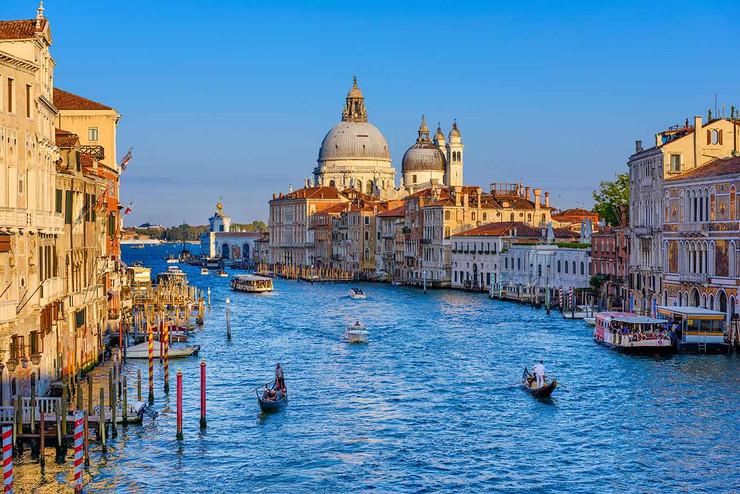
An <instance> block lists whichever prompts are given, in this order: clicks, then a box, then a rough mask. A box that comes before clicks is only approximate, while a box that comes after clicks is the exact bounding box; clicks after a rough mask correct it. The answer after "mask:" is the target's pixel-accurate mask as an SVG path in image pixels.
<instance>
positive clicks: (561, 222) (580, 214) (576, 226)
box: [551, 208, 599, 232]
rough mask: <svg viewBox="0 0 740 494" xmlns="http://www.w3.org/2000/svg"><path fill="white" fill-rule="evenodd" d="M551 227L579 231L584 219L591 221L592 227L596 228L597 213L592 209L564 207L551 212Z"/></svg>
mask: <svg viewBox="0 0 740 494" xmlns="http://www.w3.org/2000/svg"><path fill="white" fill-rule="evenodd" d="M551 217H552V226H553V228H567V229H569V230H572V231H574V232H579V231H580V229H581V224H583V221H584V220H588V221H590V222H591V225H593V227H594V228H597V226H598V222H599V215H598V214H596V213H594V212H593V211H589V210H588V209H582V208H573V209H566V210H565V211H560V212H558V213H553V214H552V216H551Z"/></svg>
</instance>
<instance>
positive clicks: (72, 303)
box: [69, 286, 105, 310]
mask: <svg viewBox="0 0 740 494" xmlns="http://www.w3.org/2000/svg"><path fill="white" fill-rule="evenodd" d="M104 296H105V294H104V293H103V287H102V286H91V287H88V288H85V289H83V290H80V291H79V292H75V293H73V294H71V295H70V296H69V308H70V309H71V310H75V309H81V308H82V307H83V306H84V305H87V304H90V303H92V302H95V300H96V299H98V298H102V297H104Z"/></svg>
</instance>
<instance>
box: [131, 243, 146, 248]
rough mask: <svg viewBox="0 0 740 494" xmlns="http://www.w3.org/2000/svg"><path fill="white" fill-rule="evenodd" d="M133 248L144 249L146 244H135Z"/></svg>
mask: <svg viewBox="0 0 740 494" xmlns="http://www.w3.org/2000/svg"><path fill="white" fill-rule="evenodd" d="M131 248H132V249H143V248H144V244H133V245H132V246H131Z"/></svg>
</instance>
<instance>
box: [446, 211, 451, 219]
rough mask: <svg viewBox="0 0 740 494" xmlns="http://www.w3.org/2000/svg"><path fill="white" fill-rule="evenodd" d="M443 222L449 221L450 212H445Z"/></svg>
mask: <svg viewBox="0 0 740 494" xmlns="http://www.w3.org/2000/svg"><path fill="white" fill-rule="evenodd" d="M445 220H447V221H449V220H450V212H449V211H445Z"/></svg>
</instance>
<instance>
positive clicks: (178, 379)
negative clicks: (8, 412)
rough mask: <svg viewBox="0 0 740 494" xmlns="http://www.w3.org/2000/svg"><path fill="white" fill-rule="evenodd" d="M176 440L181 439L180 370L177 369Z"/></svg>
mask: <svg viewBox="0 0 740 494" xmlns="http://www.w3.org/2000/svg"><path fill="white" fill-rule="evenodd" d="M177 439H182V370H181V369H177Z"/></svg>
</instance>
